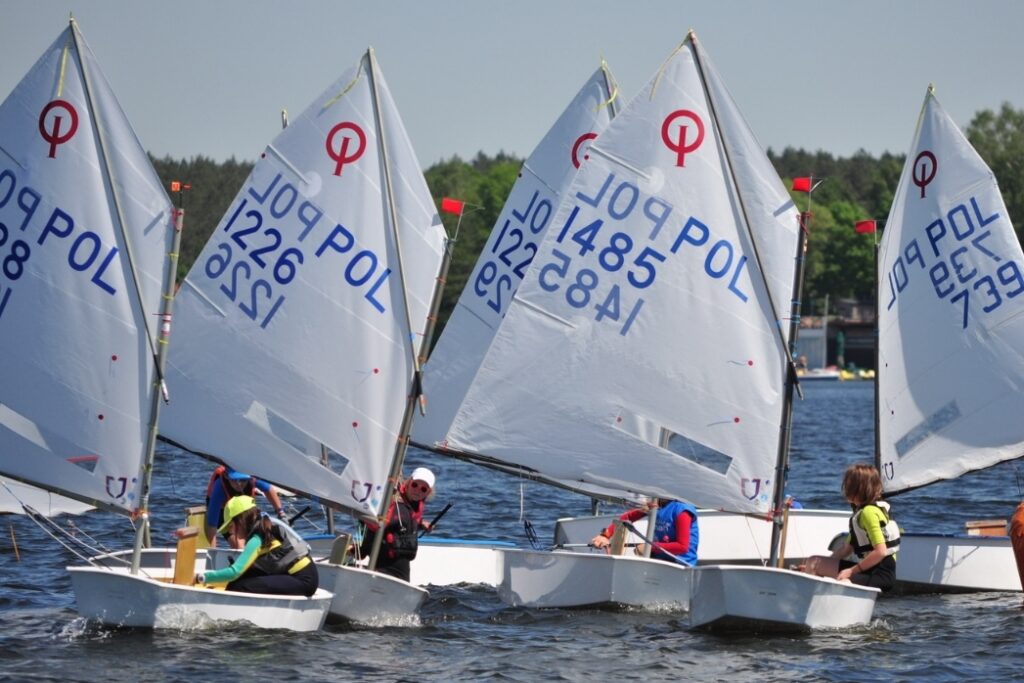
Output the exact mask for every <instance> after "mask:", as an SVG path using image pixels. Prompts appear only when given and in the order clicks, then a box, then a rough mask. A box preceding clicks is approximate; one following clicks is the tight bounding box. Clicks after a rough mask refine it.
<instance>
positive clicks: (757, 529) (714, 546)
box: [555, 510, 850, 564]
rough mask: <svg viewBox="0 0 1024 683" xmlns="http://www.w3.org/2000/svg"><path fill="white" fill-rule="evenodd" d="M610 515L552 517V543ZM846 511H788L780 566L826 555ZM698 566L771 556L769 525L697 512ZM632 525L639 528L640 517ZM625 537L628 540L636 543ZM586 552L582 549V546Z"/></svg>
mask: <svg viewBox="0 0 1024 683" xmlns="http://www.w3.org/2000/svg"><path fill="white" fill-rule="evenodd" d="M615 518H616V515H601V516H598V517H574V518H566V519H560V520H558V522H557V524H556V526H555V544H556V545H557V544H560V543H565V544H585V543H587V542H589V541H590V539H592V538H593V537H594V536H595V535H596V534H597V533H598V532H600V531H601V530H602V529H604V528H605V527H607V526H608V525H609V524H611V522H612V520H613V519H615ZM849 519H850V513H849V512H842V511H837V510H790V512H789V530H788V531H787V532H786V547H785V551H784V559H785V561H786V564H791V563H793V562H797V561H800V560H803V559H805V558H807V557H810V556H811V555H827V554H828V552H829V545H830V544H831V542H832V540H833V539H834V538H835V537H836V536H838V535H844V536H845V534H846V533H847V529H848V528H849V527H848V523H849ZM697 523H698V524H699V526H700V550H699V552H698V556H699V558H700V564H722V563H730V564H762V563H764V562H767V561H768V558H769V556H770V554H771V538H772V524H771V522H770V521H768V520H766V519H764V518H762V517H749V516H744V515H737V514H733V513H729V512H721V511H719V510H700V511H699V512H698V518H697ZM637 527H638V528H641V529H642V528H644V527H645V522H644V521H640V522H639V523H638V524H637ZM641 540H643V539H639V538H637V537H636V536H634V535H632V534H631V535H630V538H629V541H630V542H634V541H641ZM582 551H583V552H587V549H586V548H582Z"/></svg>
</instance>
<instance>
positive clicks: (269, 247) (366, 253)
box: [203, 173, 391, 328]
mask: <svg viewBox="0 0 1024 683" xmlns="http://www.w3.org/2000/svg"><path fill="white" fill-rule="evenodd" d="M323 215H324V212H323V210H322V209H320V208H319V207H317V206H316V205H315V204H313V202H311V201H309V200H308V199H306V198H304V197H302V195H300V194H299V191H298V190H297V189H296V187H295V186H294V185H293V184H291V183H289V182H287V181H284V180H283V178H282V176H281V174H280V173H279V174H277V175H276V176H275V177H274V179H273V180H272V181H271V182H270V183H269V185H268V186H267V187H265V188H263V189H258V188H256V187H255V186H250V187H249V188H248V189H247V191H246V193H245V195H244V196H243V197H242V199H241V201H240V202H238V205H237V206H236V207H235V209H234V211H233V212H232V213H231V215H230V217H229V218H228V219H227V221H225V223H224V226H223V229H222V230H221V232H222V233H224V234H225V239H224V241H222V242H219V243H218V244H217V245H216V246H215V247H213V249H212V253H210V255H209V256H207V258H206V262H205V264H204V268H203V271H204V272H205V273H206V275H207V277H209V278H210V279H211V280H215V281H218V282H219V283H220V291H221V293H222V294H223V295H224V296H226V297H227V298H228V300H229V301H231V302H234V303H237V305H238V308H239V309H240V310H241V311H242V313H244V314H245V315H246V316H247V317H248V318H249V319H250V320H252V321H253V322H255V323H257V324H258V325H259V326H260V327H261V328H266V327H267V326H268V325H269V324H270V323H271V321H272V320H273V319H274V316H275V315H276V314H277V312H278V310H280V308H281V306H283V305H284V303H285V299H286V297H285V295H284V294H283V293H280V292H282V290H284V289H285V288H287V286H288V285H289V284H290V283H291V282H293V281H294V280H295V278H296V276H297V275H298V274H299V273H300V271H301V269H302V268H303V266H304V265H305V264H307V263H308V262H309V260H310V252H312V257H314V258H318V259H319V258H323V257H325V255H326V256H335V255H341V256H342V257H343V258H344V266H343V267H342V268H340V269H339V277H342V278H343V279H344V281H345V283H347V284H348V285H349V286H351V287H353V288H356V289H358V290H361V291H362V292H363V298H364V299H365V300H366V301H367V302H368V304H369V305H370V306H372V307H373V308H374V309H375V310H377V311H378V312H379V313H384V312H385V307H384V304H383V303H381V301H379V300H378V293H379V291H380V290H381V287H383V286H384V285H385V283H386V282H387V279H388V277H389V276H390V274H391V270H390V269H389V268H387V267H385V266H384V265H383V264H382V263H381V259H380V258H378V256H377V254H376V253H374V252H373V251H372V250H371V249H366V248H360V246H359V245H358V244H357V243H356V237H355V235H354V234H353V233H352V232H351V231H350V230H348V229H347V228H346V227H345V226H343V225H341V224H340V223H338V224H336V225H335V226H334V227H333V228H331V229H330V231H329V232H328V233H327V235H326V236H325V237H323V238H322V239H320V240H319V242H318V243H316V246H315V247H314V246H313V243H306V241H305V240H306V238H307V237H308V236H309V235H310V233H312V232H313V231H314V229H315V228H317V227H318V226H319V225H320V224H321V219H322V218H323ZM324 225H326V223H324ZM320 232H322V231H320ZM318 234H319V233H318Z"/></svg>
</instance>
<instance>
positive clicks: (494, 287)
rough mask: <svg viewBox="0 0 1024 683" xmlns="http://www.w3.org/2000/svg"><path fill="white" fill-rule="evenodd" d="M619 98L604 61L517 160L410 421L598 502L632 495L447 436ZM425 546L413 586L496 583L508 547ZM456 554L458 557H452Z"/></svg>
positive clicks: (433, 435)
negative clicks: (557, 475)
mask: <svg viewBox="0 0 1024 683" xmlns="http://www.w3.org/2000/svg"><path fill="white" fill-rule="evenodd" d="M618 100H619V90H618V86H617V84H616V83H615V79H614V77H613V76H612V73H611V71H610V69H609V68H608V65H607V64H606V63H605V62H604V61H602V62H601V65H600V66H599V68H598V69H597V70H595V71H594V72H593V73H592V74H591V75H590V76H589V77H588V78H587V80H586V81H585V82H584V83H583V85H582V87H581V88H580V89H579V90H578V91H577V92H576V93H575V95H574V96H573V98H572V99H571V100H570V101H569V104H568V105H567V106H566V108H565V109H564V110H563V111H562V113H561V114H560V115H559V116H558V118H557V119H556V120H555V122H554V124H553V125H552V126H551V128H550V129H549V130H548V131H547V133H546V134H545V135H544V137H543V138H542V139H541V141H540V142H539V143H538V144H537V146H536V147H535V148H534V149H533V151H532V152H531V153H530V154H529V156H528V157H527V158H526V160H525V161H524V162H523V165H522V168H521V170H520V172H519V177H518V178H517V180H516V182H515V184H514V185H513V186H512V190H511V191H510V193H509V196H508V199H506V201H505V205H504V207H503V208H502V211H501V213H500V214H499V215H498V218H497V220H496V221H495V225H494V227H493V229H492V230H491V232H490V235H489V237H488V240H487V242H486V244H485V245H484V247H483V249H482V250H481V253H480V257H479V259H478V260H477V263H476V265H475V266H474V269H473V271H472V272H471V273H470V275H469V278H468V280H467V284H466V287H465V289H464V290H463V291H462V294H461V295H460V297H459V300H458V302H457V303H456V305H455V308H454V309H453V311H452V314H451V316H450V317H449V319H448V322H447V323H446V324H445V328H444V331H443V333H442V334H441V336H440V338H439V339H438V341H437V344H436V345H435V346H434V349H433V351H432V352H431V354H430V358H429V359H428V361H427V362H426V364H425V365H424V374H423V383H424V391H425V394H426V395H427V396H428V397H429V405H428V409H427V411H426V414H423V415H417V416H416V418H415V420H414V422H413V431H412V440H413V443H414V444H415V445H416V446H418V447H420V448H423V449H427V450H431V451H434V452H436V453H439V454H442V455H445V456H451V457H455V458H460V459H464V460H467V461H469V462H472V463H475V464H479V465H483V466H485V467H489V468H493V469H497V470H500V471H505V472H507V473H510V474H513V475H515V476H518V477H520V478H524V479H532V480H539V481H542V482H544V483H546V484H551V485H554V486H558V487H560V488H565V489H568V490H572V491H576V492H579V493H582V494H585V495H588V496H592V497H593V498H595V499H604V500H630V501H632V500H635V496H632V495H631V494H629V493H628V492H624V491H615V490H612V489H608V488H605V487H600V486H595V485H591V484H588V483H587V482H582V481H559V480H552V479H549V478H547V477H545V476H544V474H543V472H538V471H535V470H532V469H525V468H523V467H520V466H518V465H514V464H511V463H506V462H503V461H496V460H493V459H490V458H487V457H484V456H483V455H481V454H479V453H465V452H461V451H456V450H454V449H452V448H451V447H450V445H449V444H448V443H447V442H446V440H445V437H446V436H447V434H448V431H449V428H450V427H451V423H452V420H453V418H454V417H455V413H456V411H457V410H458V408H459V406H460V405H461V403H462V400H463V398H464V397H465V395H466V392H467V391H468V390H469V386H470V384H471V383H472V381H473V378H474V376H475V375H476V372H477V370H478V368H479V366H480V363H481V362H482V360H483V357H484V355H485V354H486V352H487V348H488V346H489V345H490V343H491V341H492V339H493V338H494V335H495V333H496V331H497V330H498V328H499V327H500V326H501V324H502V321H503V319H504V317H505V313H506V312H507V311H508V309H509V306H510V305H511V300H512V297H513V296H514V295H515V293H516V290H517V289H518V288H519V285H520V283H521V282H522V279H523V277H524V276H525V275H526V271H527V268H528V267H529V265H530V263H531V262H532V260H533V258H534V256H535V255H536V253H537V246H538V244H539V243H540V241H541V240H542V239H543V237H544V235H545V234H546V232H547V231H548V229H549V228H550V226H551V225H552V220H551V219H552V217H553V215H554V210H555V208H556V207H557V206H558V203H559V201H560V198H561V196H562V194H563V193H564V191H565V189H566V188H567V187H568V185H569V183H570V182H571V181H572V179H573V178H574V177H575V175H576V173H577V170H578V169H579V168H580V166H581V165H583V164H585V163H587V161H588V159H589V158H590V155H589V148H590V145H592V144H593V141H594V140H595V139H596V138H597V137H598V136H599V135H600V133H601V131H603V130H604V129H605V127H606V126H607V125H608V123H609V121H611V120H612V118H613V117H614V116H615V115H616V113H617V111H618V110H619V109H620V106H619V103H618ZM424 541H425V542H424V543H421V545H420V550H419V553H418V554H417V556H416V560H415V561H414V562H413V565H412V573H413V580H414V581H415V582H417V583H420V584H421V585H423V583H424V582H432V583H434V584H442V585H448V584H458V583H485V584H488V585H497V584H498V583H499V582H500V572H501V563H502V557H501V553H502V551H503V549H504V548H506V547H508V546H509V544H508V543H504V544H486V545H481V544H479V543H467V542H463V543H454V542H452V541H450V540H449V539H445V542H444V544H443V545H432V544H431V542H430V540H428V539H424ZM454 558H458V560H457V561H453V560H454Z"/></svg>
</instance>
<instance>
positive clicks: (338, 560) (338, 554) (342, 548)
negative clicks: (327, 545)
mask: <svg viewBox="0 0 1024 683" xmlns="http://www.w3.org/2000/svg"><path fill="white" fill-rule="evenodd" d="M351 542H352V536H351V535H350V534H338V537H337V538H335V539H334V543H332V544H331V554H330V556H329V557H328V558H327V561H328V562H330V563H331V564H345V561H346V560H347V559H348V551H349V544H350V543H351Z"/></svg>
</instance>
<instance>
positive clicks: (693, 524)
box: [590, 498, 700, 567]
mask: <svg viewBox="0 0 1024 683" xmlns="http://www.w3.org/2000/svg"><path fill="white" fill-rule="evenodd" d="M655 508H657V510H658V514H657V517H656V519H655V524H654V535H655V539H654V544H653V546H654V547H653V548H651V558H652V559H656V560H665V561H666V562H678V563H681V564H685V565H687V566H689V567H693V566H694V565H696V564H697V545H698V542H699V540H700V530H699V527H698V526H697V508H695V507H693V506H692V505H690V504H689V503H683V502H680V501H678V500H668V499H666V498H659V499H656V500H652V501H650V502H649V503H647V505H646V506H644V507H642V508H637V509H635V510H628V511H626V512H624V513H622V515H620V516H619V519H621V520H623V521H626V522H635V521H637V520H640V519H643V518H645V517H647V513H648V511H649V510H652V509H655ZM614 531H615V523H614V522H613V523H612V524H610V525H609V526H608V528H607V529H605V530H604V531H602V532H601V533H599V534H598V535H597V536H594V538H592V539H591V540H590V544H591V545H592V546H594V547H595V548H607V547H609V545H610V544H611V537H612V534H613V533H614ZM633 551H634V552H635V553H636V554H637V555H643V554H644V553H645V548H644V546H643V545H638V546H636V547H634V549H633Z"/></svg>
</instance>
